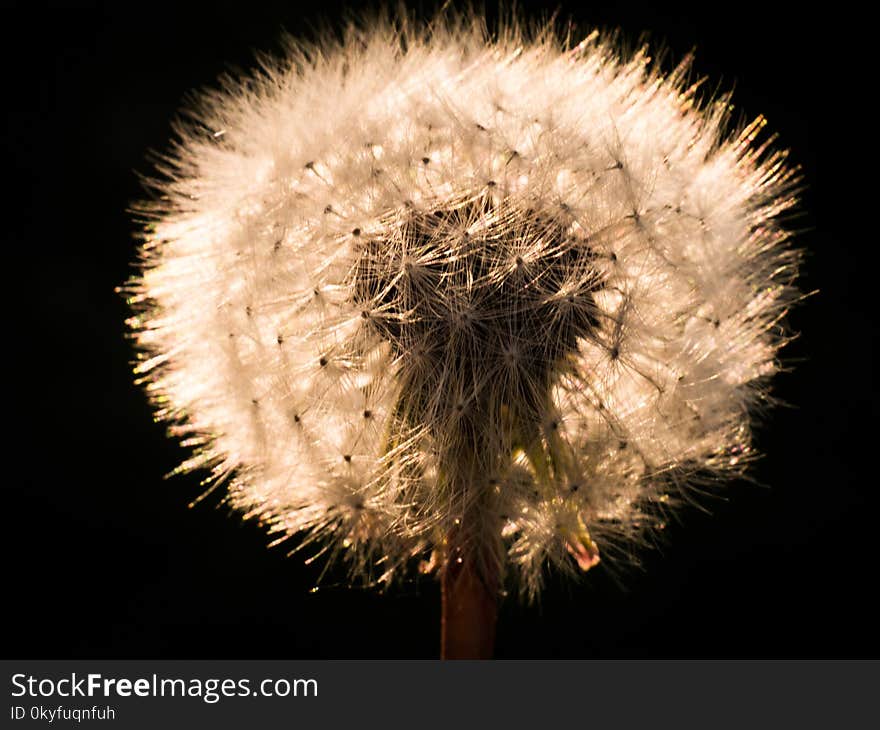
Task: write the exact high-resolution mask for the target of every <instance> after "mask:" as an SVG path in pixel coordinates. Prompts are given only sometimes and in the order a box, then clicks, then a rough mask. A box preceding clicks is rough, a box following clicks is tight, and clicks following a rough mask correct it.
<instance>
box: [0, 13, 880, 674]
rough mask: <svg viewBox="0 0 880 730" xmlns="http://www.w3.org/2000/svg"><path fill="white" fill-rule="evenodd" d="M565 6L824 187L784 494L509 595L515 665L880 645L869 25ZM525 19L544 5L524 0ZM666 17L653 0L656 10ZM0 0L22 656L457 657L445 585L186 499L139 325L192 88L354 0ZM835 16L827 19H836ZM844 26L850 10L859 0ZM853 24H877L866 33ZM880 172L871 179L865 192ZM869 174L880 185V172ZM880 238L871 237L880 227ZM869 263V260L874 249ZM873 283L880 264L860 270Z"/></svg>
mask: <svg viewBox="0 0 880 730" xmlns="http://www.w3.org/2000/svg"><path fill="white" fill-rule="evenodd" d="M660 5H661V4H659V3H644V4H642V3H634V2H627V3H579V2H574V1H570V2H564V1H563V2H562V3H561V5H560V8H561V10H562V15H563V16H566V15H570V16H572V17H573V18H574V19H576V20H577V21H579V22H580V23H582V24H585V25H588V26H589V25H598V26H600V27H611V28H613V27H618V26H619V27H621V28H622V29H623V31H624V37H625V38H628V39H630V40H631V41H636V40H637V39H638V38H639V36H640V34H641V33H642V32H643V31H650V32H651V36H650V37H651V39H652V40H653V41H655V42H657V43H661V44H663V45H665V46H666V47H667V48H668V49H669V51H670V57H671V58H674V59H678V58H680V57H681V56H682V55H683V54H684V53H686V52H687V51H689V50H690V49H691V48H692V47H696V50H697V60H696V66H695V68H696V72H697V73H698V74H701V75H702V74H705V75H707V76H708V77H709V82H710V86H711V87H712V88H715V87H716V86H715V85H716V84H717V85H718V86H717V88H721V89H729V88H731V87H735V96H734V101H735V103H736V105H737V113H738V114H742V115H743V117H742V118H748V117H753V116H755V115H756V114H758V113H763V114H765V115H766V116H767V117H768V118H769V122H770V128H771V129H773V130H775V131H776V132H778V133H779V134H780V144H782V145H784V146H786V147H789V148H790V149H791V150H792V159H793V160H794V162H795V163H797V164H799V165H801V166H802V168H803V172H804V175H805V181H806V184H807V188H806V190H805V192H804V194H803V204H802V213H803V214H802V216H801V217H800V218H798V219H797V220H796V221H795V222H794V224H793V225H795V226H796V227H797V228H799V229H803V233H802V234H801V235H800V238H799V241H800V244H801V245H802V246H803V247H805V248H806V249H807V251H808V255H807V259H806V263H805V273H804V277H803V279H802V287H803V289H804V290H805V291H810V290H813V289H819V290H820V293H819V294H818V295H816V296H814V297H812V298H810V299H808V300H807V301H806V302H805V303H804V304H802V305H801V306H800V307H798V309H797V310H796V311H795V312H794V313H793V314H792V316H791V319H790V322H791V325H792V327H793V328H794V329H795V330H799V331H800V332H801V333H802V336H801V337H800V339H799V340H797V341H796V342H795V343H793V344H792V345H791V346H790V347H789V348H787V350H786V351H785V361H786V363H787V364H788V365H790V366H791V368H792V372H791V373H788V374H783V375H781V376H779V377H778V378H777V380H776V390H775V393H776V395H777V396H779V397H780V398H782V399H783V400H785V401H786V402H788V403H789V404H791V405H790V407H787V408H783V409H778V410H777V411H776V412H775V413H774V414H773V416H772V418H771V419H770V420H769V421H768V422H767V424H766V425H765V426H763V427H762V428H761V429H760V430H759V438H758V445H759V447H760V449H761V450H762V451H764V452H766V454H767V456H766V457H765V458H764V459H763V460H762V461H761V462H760V463H758V464H757V465H756V468H755V471H754V473H755V476H756V477H757V479H758V480H759V481H760V482H761V483H762V484H763V485H764V486H755V485H753V484H746V483H737V484H734V485H732V486H731V487H730V489H728V490H727V491H726V492H725V496H726V499H723V500H722V499H718V500H714V501H712V502H710V503H709V504H708V507H709V511H708V512H700V511H697V510H694V509H688V510H685V511H683V512H682V513H681V514H680V515H679V517H680V519H679V522H678V523H674V524H671V525H670V526H669V528H668V529H667V533H668V542H667V543H666V544H665V545H664V546H663V547H662V549H661V550H656V551H653V552H650V553H646V554H645V555H644V564H643V567H642V568H641V569H630V570H626V571H624V572H623V573H622V574H612V572H611V571H609V570H608V569H607V567H605V566H602V567H600V568H598V569H596V570H594V571H593V572H591V573H590V574H589V575H588V576H587V577H586V579H585V580H584V581H582V582H581V583H580V584H577V585H571V584H566V583H562V582H560V581H554V580H551V582H550V587H549V588H548V590H547V591H546V592H545V594H544V596H543V599H542V601H541V604H540V605H539V606H533V607H524V606H519V605H517V604H515V603H514V602H512V601H508V602H507V603H505V604H504V605H503V607H502V612H501V617H500V622H499V627H498V644H497V656H499V657H580V658H587V657H745V656H748V657H783V656H785V657H820V656H835V657H864V656H878V655H880V642H878V631H877V624H876V615H875V612H876V609H875V608H874V607H873V606H872V603H870V602H869V596H870V595H871V592H872V589H873V584H874V583H875V581H876V576H877V557H878V555H877V553H878V551H877V548H876V539H875V536H874V535H875V527H874V516H875V514H876V512H874V511H872V510H871V509H869V502H873V501H874V498H873V494H872V493H873V492H874V491H875V489H876V486H875V482H876V468H875V467H874V463H875V461H876V458H875V447H874V446H873V444H872V443H870V442H871V440H872V436H873V428H874V427H873V408H874V392H875V384H874V380H873V366H872V350H871V346H872V345H871V339H872V338H873V311H872V310H871V308H870V307H869V306H868V304H867V302H868V301H869V296H868V295H869V294H870V292H869V291H868V290H867V284H866V283H863V282H865V281H867V277H868V275H869V273H870V271H869V269H870V265H871V260H870V248H871V246H870V244H871V240H870V238H866V236H870V230H871V227H870V220H871V217H872V215H873V212H872V211H871V210H870V209H865V208H864V207H862V204H861V203H857V202H856V200H857V199H858V196H857V193H856V191H855V190H854V187H855V186H858V185H860V184H862V183H861V180H860V178H859V174H858V170H859V168H860V165H861V163H860V154H859V153H858V152H857V150H858V148H857V147H856V144H857V143H856V141H855V140H854V139H853V138H852V137H853V134H854V133H853V132H850V131H849V130H850V127H851V124H852V118H854V117H859V116H861V115H862V113H863V112H864V111H865V109H864V108H863V107H862V106H860V104H859V102H858V97H857V96H855V91H854V90H855V86H856V84H857V82H858V80H857V79H854V78H853V77H852V73H853V71H852V70H851V69H850V63H851V61H852V59H851V54H850V52H849V50H848V48H847V40H846V39H847V36H848V29H847V28H846V27H844V22H843V21H839V20H835V18H834V17H829V15H828V14H823V15H819V14H818V13H819V11H816V10H810V9H808V5H809V4H808V3H802V4H799V5H793V6H791V7H789V8H785V7H777V8H773V7H757V6H750V5H738V4H720V3H705V2H704V3H700V4H697V5H696V6H695V7H684V6H675V5H673V6H671V7H665V4H664V6H663V7H662V8H661V7H660ZM520 6H521V7H523V8H524V9H525V10H526V11H527V14H534V13H536V12H541V11H542V8H541V7H540V6H539V5H538V4H536V3H531V2H522V3H520ZM653 6H656V7H653ZM24 7H25V4H24V3H22V4H19V5H15V4H13V5H7V6H6V7H5V8H4V10H3V15H2V18H3V21H2V23H0V25H2V26H3V31H2V35H3V49H4V51H3V52H4V55H5V56H6V57H5V58H4V60H3V67H2V69H3V78H4V88H3V90H2V92H0V99H5V103H6V104H8V109H7V110H6V111H5V115H4V116H5V118H6V135H5V140H4V148H5V149H4V151H3V166H4V179H5V183H6V190H5V191H4V192H3V208H4V212H3V216H2V224H0V236H2V238H0V244H2V252H3V258H2V261H3V264H4V267H3V274H2V281H3V283H4V294H5V298H6V299H7V300H8V301H7V305H6V313H7V316H6V318H5V319H4V324H5V327H4V330H5V331H4V335H5V336H4V338H3V340H4V341H5V343H4V351H5V357H4V360H5V361H6V363H7V365H8V366H11V368H10V369H11V374H10V375H8V376H7V378H5V394H4V395H5V398H6V400H7V402H9V401H11V404H12V408H11V410H10V409H8V408H7V410H6V412H7V417H8V420H7V422H6V426H7V428H8V429H9V432H10V437H11V438H10V439H7V444H8V446H7V449H8V451H7V454H6V459H5V466H6V469H5V470H4V479H3V498H2V504H3V514H4V524H5V528H6V529H5V530H4V535H5V537H6V538H7V547H6V549H5V553H4V558H3V560H4V564H5V566H6V567H5V568H4V575H3V583H4V586H5V588H6V591H5V598H4V599H3V600H4V602H5V604H6V609H7V618H6V620H5V626H6V631H5V632H4V633H6V634H7V635H6V637H5V640H4V653H5V654H7V655H8V656H11V657H19V658H25V657H29V658H98V657H131V658H147V657H162V658H184V657H187V658H221V657H222V658H317V657H328V658H355V657H392V658H402V657H426V658H429V657H434V656H436V655H437V651H438V644H439V608H440V607H439V591H438V587H437V585H436V584H435V583H434V582H433V581H432V580H428V579H422V580H421V581H419V582H416V583H410V584H406V585H404V586H400V587H397V588H395V589H393V590H391V591H389V592H388V593H386V594H378V593H374V592H372V591H365V590H351V589H347V588H344V587H343V586H341V585H339V586H338V587H335V586H334V584H335V583H339V582H340V581H341V579H342V575H341V574H331V576H330V577H329V579H328V580H327V582H326V584H323V585H322V587H321V589H320V590H319V591H317V592H310V590H309V589H310V587H311V586H312V585H313V583H314V581H315V579H316V577H317V574H318V571H317V570H316V569H314V568H310V567H306V566H304V565H302V563H301V561H300V560H299V559H298V558H292V559H288V558H286V557H285V554H284V552H283V550H272V549H267V548H266V546H265V544H266V539H265V536H264V534H263V533H262V531H261V529H260V528H259V527H257V526H256V525H254V524H250V523H243V522H242V521H241V520H240V519H239V518H238V517H236V516H234V515H230V514H229V513H228V511H227V510H226V509H225V508H223V507H218V506H217V500H213V501H212V500H210V499H209V500H206V501H205V502H202V503H201V504H200V505H199V506H197V507H195V508H193V509H188V508H187V504H188V502H189V501H190V500H191V499H193V498H194V497H195V496H197V495H198V494H199V493H200V488H199V486H198V477H197V476H195V475H190V476H185V477H175V478H173V479H170V480H165V479H163V475H165V474H166V473H168V472H169V471H171V470H172V469H173V468H174V467H175V466H176V465H177V464H178V463H179V462H180V460H181V459H182V457H183V456H184V452H183V451H182V450H181V448H180V447H179V446H178V445H177V444H175V443H173V442H172V441H170V440H168V439H166V437H165V435H164V429H163V427H162V426H161V425H157V424H155V423H153V421H152V417H151V411H150V409H149V408H148V406H147V404H146V400H145V398H144V396H143V394H142V392H141V391H140V390H139V389H138V388H136V387H135V386H134V385H133V382H132V381H133V376H132V375H131V368H130V366H129V360H130V359H131V358H132V352H131V349H130V344H129V343H128V342H127V341H126V339H125V338H124V326H123V320H124V319H125V317H126V316H127V311H126V307H125V304H124V302H123V301H122V298H121V297H120V296H119V295H117V294H115V293H114V288H115V287H116V286H118V285H120V284H121V283H123V282H124V281H125V279H126V278H127V277H128V275H129V274H130V273H131V271H132V269H131V264H132V262H133V261H134V257H135V240H134V231H135V230H136V229H135V225H134V223H133V222H132V220H131V216H130V215H129V214H128V213H127V212H126V209H127V207H128V206H129V204H130V203H131V202H132V201H134V200H136V199H138V198H140V197H141V196H142V190H141V187H140V183H139V181H138V177H137V173H148V172H150V163H149V162H148V158H147V152H148V150H150V149H153V150H159V149H163V148H164V147H165V146H166V144H167V142H168V140H169V138H170V137H171V134H172V130H171V126H170V121H171V119H172V118H173V116H174V114H175V112H176V111H177V110H178V109H179V108H180V107H181V106H182V105H184V104H185V101H186V99H185V95H186V94H187V92H189V91H190V90H192V89H195V88H199V87H203V86H205V85H208V84H211V83H212V82H213V81H214V80H215V78H216V77H217V76H218V74H220V73H222V72H224V71H228V70H230V69H236V68H240V69H248V68H251V67H252V66H253V53H252V52H253V51H254V50H269V51H272V50H277V49H278V48H279V44H278V40H279V32H280V29H281V27H282V26H283V27H284V28H286V29H287V30H288V31H290V32H291V33H294V34H298V33H302V32H307V31H308V29H309V28H310V27H311V26H313V25H314V24H315V23H317V22H319V21H320V19H321V18H325V19H327V20H329V21H331V22H335V21H337V20H338V18H339V17H340V15H341V10H342V5H341V4H340V3H337V2H334V1H333V0H324V1H322V2H312V3H299V4H296V3H281V4H278V5H271V4H266V3H259V2H250V3H240V2H239V3H220V2H214V3H206V4H204V5H202V6H201V7H192V8H186V9H181V8H178V7H174V6H172V5H161V4H156V3H130V4H129V3H125V4H123V3H119V4H115V5H113V6H112V7H106V8H103V7H102V6H99V5H98V6H90V5H83V6H76V5H75V4H70V5H69V6H66V7H63V8H59V7H56V6H48V5H45V4H36V3H28V4H27V9H24ZM824 12H826V13H827V9H826V10H825V11H824ZM837 12H838V13H841V14H842V15H844V16H847V15H848V14H847V11H845V10H844V11H840V10H838V11H837ZM845 20H846V23H849V24H852V25H858V24H859V22H860V21H859V19H858V18H857V17H851V16H848V17H846V19H845ZM869 183H870V181H869ZM870 184H873V183H870ZM866 224H867V225H866ZM866 257H867V258H866ZM860 271H861V272H864V276H862V275H861V274H859V273H858V272H860Z"/></svg>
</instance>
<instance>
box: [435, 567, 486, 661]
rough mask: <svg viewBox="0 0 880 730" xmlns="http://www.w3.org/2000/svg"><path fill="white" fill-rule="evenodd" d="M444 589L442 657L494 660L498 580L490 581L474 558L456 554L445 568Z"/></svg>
mask: <svg viewBox="0 0 880 730" xmlns="http://www.w3.org/2000/svg"><path fill="white" fill-rule="evenodd" d="M460 560H461V562H459V561H460ZM487 582H488V583H490V584H491V585H487ZM441 586H442V587H441V590H442V594H443V610H442V618H441V625H440V643H441V650H440V658H441V659H491V658H492V653H493V650H494V647H495V622H496V619H497V618H498V586H497V579H493V578H489V579H488V581H487V579H486V578H485V577H481V576H480V574H479V572H478V571H477V568H476V566H474V565H473V561H472V559H470V558H464V559H463V560H462V559H461V558H457V557H455V552H453V554H452V556H451V557H450V559H449V561H448V562H447V564H446V565H445V566H444V568H443V575H442V578H441Z"/></svg>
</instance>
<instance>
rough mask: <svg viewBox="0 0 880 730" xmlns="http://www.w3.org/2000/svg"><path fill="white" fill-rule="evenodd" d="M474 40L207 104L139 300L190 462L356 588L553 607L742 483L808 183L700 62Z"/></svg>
mask: <svg viewBox="0 0 880 730" xmlns="http://www.w3.org/2000/svg"><path fill="white" fill-rule="evenodd" d="M477 21H478V19H476V18H474V17H471V16H469V15H464V16H461V17H459V18H451V17H444V18H440V19H437V20H435V21H434V22H433V23H430V24H428V25H426V26H425V27H423V28H422V27H419V26H418V25H417V24H414V23H412V22H408V21H402V20H397V21H394V22H392V21H375V22H370V23H364V24H357V23H355V24H352V25H351V26H350V27H349V28H348V30H347V31H346V32H345V34H344V36H343V38H342V39H341V40H325V41H321V42H317V43H312V44H309V43H298V42H293V41H291V42H290V43H289V46H288V48H287V51H286V53H285V54H284V55H283V57H281V58H280V59H276V60H274V61H272V62H266V63H264V64H263V65H262V67H261V70H260V71H259V72H257V73H255V74H253V75H252V76H250V77H248V78H246V79H242V80H237V81H236V80H227V81H225V82H224V83H223V85H222V88H220V89H219V90H215V91H210V92H206V93H204V94H203V95H202V96H201V98H200V101H199V103H198V105H197V108H195V109H193V110H191V111H190V116H189V117H188V120H187V121H184V122H182V123H181V124H180V125H179V140H178V141H177V143H176V145H175V146H174V148H173V150H172V151H171V152H169V153H168V154H167V156H166V157H165V158H164V162H163V163H162V164H161V165H160V170H159V172H160V175H159V179H158V180H156V181H155V182H154V186H155V189H156V191H157V195H155V196H154V198H155V199H154V200H153V201H152V202H149V203H145V204H144V205H143V206H142V207H141V209H140V211H141V213H142V214H144V215H145V216H146V218H147V220H148V225H147V230H146V234H145V241H144V244H143V246H142V262H141V265H140V269H139V273H138V275H137V276H135V277H134V278H133V279H132V281H131V282H130V283H129V284H128V285H127V287H126V291H127V293H128V295H129V296H130V299H131V302H132V305H133V307H134V308H135V310H136V314H135V316H133V317H132V319H131V320H130V324H131V327H132V329H133V332H134V336H135V338H136V342H137V346H138V349H139V353H140V361H139V364H138V365H137V373H138V374H139V375H140V376H141V377H142V379H143V382H144V383H145V385H146V388H147V391H148V392H149V395H150V397H151V398H152V400H153V402H154V404H155V407H156V413H157V416H158V417H159V418H160V419H162V420H164V421H166V422H167V423H168V424H169V429H170V432H171V434H173V435H174V436H176V437H180V438H182V439H183V440H184V443H185V444H187V445H188V446H191V447H192V448H193V455H192V457H191V458H190V459H189V460H187V461H186V462H185V464H184V465H183V466H182V467H181V469H183V470H193V469H205V470H208V472H209V474H210V480H211V481H212V482H215V483H217V484H222V485H223V487H224V488H225V489H226V493H227V498H228V500H229V502H230V503H231V504H232V505H233V506H234V507H235V508H237V509H238V510H240V511H241V512H242V513H243V514H244V515H245V516H247V517H252V518H255V519H258V520H259V521H260V522H261V523H263V524H265V525H267V526H268V528H269V530H270V531H271V532H273V533H275V534H276V535H277V538H278V540H279V541H281V540H285V539H287V538H289V537H291V536H298V540H299V542H298V543H297V545H298V547H301V548H304V549H306V550H311V555H312V557H316V556H318V555H322V556H324V557H326V558H328V559H332V558H341V559H344V560H345V561H347V562H348V564H349V566H350V569H351V574H352V577H353V578H358V579H361V580H365V581H367V582H370V583H372V582H376V583H384V582H387V581H389V580H391V579H392V577H394V576H395V575H398V574H400V573H405V572H406V570H407V569H409V568H410V567H414V566H415V565H417V564H421V566H422V569H423V570H425V571H429V570H432V569H434V568H437V569H440V570H442V566H443V565H444V564H445V563H446V562H447V561H458V562H461V561H467V562H472V563H473V564H475V565H477V566H478V571H479V572H480V573H481V574H482V575H495V576H499V575H505V574H506V575H510V576H511V577H512V578H518V579H519V580H518V581H516V582H517V584H518V585H519V586H520V587H521V590H522V592H523V594H524V595H525V596H527V597H534V596H535V595H536V594H537V593H538V592H539V591H540V588H541V585H542V578H543V576H544V573H545V570H546V567H547V566H548V565H550V566H553V567H555V568H557V569H560V570H565V571H569V572H573V573H574V572H577V571H578V569H580V570H587V569H589V568H591V567H592V566H594V565H595V564H596V563H597V562H598V561H599V558H600V550H601V555H602V557H603V558H604V557H606V556H609V557H612V558H613V557H614V556H615V554H620V555H625V554H626V553H627V552H629V550H630V546H632V545H636V544H638V543H639V541H642V540H644V536H645V534H646V531H650V530H651V529H653V528H655V527H656V526H657V525H658V523H659V522H661V521H662V520H663V519H664V517H663V516H664V514H665V512H666V510H668V509H672V508H674V505H675V503H676V502H677V501H678V500H679V499H680V497H681V495H682V494H683V493H686V492H687V490H688V489H689V488H690V487H691V486H692V485H694V484H698V483H705V482H706V481H711V480H717V479H718V478H719V477H726V476H729V475H732V474H738V473H740V471H741V470H742V469H743V466H744V464H746V463H747V462H748V460H749V457H750V455H751V454H752V446H751V441H752V439H751V432H750V423H751V421H752V418H753V416H754V414H755V412H756V411H757V410H758V409H760V408H761V406H762V404H764V403H766V401H767V383H768V378H769V377H770V376H772V375H773V373H774V372H775V371H776V370H777V369H778V362H777V352H778V350H779V348H780V347H781V346H782V345H783V344H784V342H785V341H786V335H785V331H784V329H783V327H782V324H781V320H782V318H783V317H784V315H785V313H786V309H787V307H788V306H789V305H790V303H791V301H792V299H793V296H794V289H793V286H792V284H793V281H794V277H795V274H796V266H797V258H798V257H797V251H796V250H795V249H793V248H792V247H791V246H789V244H788V239H789V233H788V232H787V231H786V230H785V228H784V226H783V225H782V223H781V222H780V216H781V215H782V214H784V213H786V211H788V210H789V209H790V208H791V207H792V206H793V205H794V203H795V197H794V186H795V184H796V182H797V180H796V173H795V172H794V171H792V169H790V168H789V167H788V166H786V164H785V155H784V153H783V152H781V151H774V150H773V149H772V148H771V146H770V144H771V142H772V139H765V138H764V136H763V135H762V134H761V130H762V127H763V126H764V124H765V122H764V120H763V119H762V118H758V119H756V120H755V121H753V122H752V123H750V124H746V125H744V126H740V127H739V128H736V129H733V128H732V125H730V124H729V117H730V106H729V99H728V98H726V97H723V98H717V99H714V100H712V99H710V100H707V101H700V100H699V99H698V97H697V89H696V85H689V76H690V73H689V63H688V62H687V61H686V62H684V63H682V64H680V65H679V66H677V67H676V68H674V69H672V70H670V71H669V72H666V73H664V72H663V71H662V69H660V68H659V67H658V65H657V64H655V63H653V62H652V61H651V59H650V58H649V56H648V54H647V51H646V50H643V51H640V52H636V53H633V54H629V55H624V54H622V53H621V52H620V51H619V50H618V47H617V45H616V43H615V41H614V40H613V39H604V38H603V37H601V36H600V35H598V34H595V33H594V34H591V35H589V36H587V37H586V38H585V39H584V40H583V41H581V42H579V43H577V44H576V45H574V44H573V43H569V42H566V41H564V40H561V39H560V38H558V36H557V35H556V34H555V33H554V32H553V31H552V30H550V29H548V28H545V29H543V30H538V31H529V30H526V29H522V28H521V27H519V26H518V25H517V24H515V23H510V24H508V25H507V26H506V27H503V28H502V29H501V30H499V31H498V32H496V33H489V32H487V31H486V30H485V26H484V25H483V24H482V23H481V22H477Z"/></svg>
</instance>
